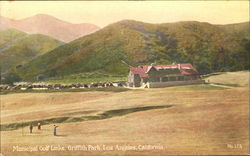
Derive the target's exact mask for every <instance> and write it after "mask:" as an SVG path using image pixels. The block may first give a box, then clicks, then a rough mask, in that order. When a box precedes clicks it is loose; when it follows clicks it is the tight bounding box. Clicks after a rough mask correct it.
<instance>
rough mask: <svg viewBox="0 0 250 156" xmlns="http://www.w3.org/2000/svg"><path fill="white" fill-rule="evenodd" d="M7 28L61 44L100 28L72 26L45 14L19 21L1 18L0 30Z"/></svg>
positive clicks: (84, 25)
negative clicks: (48, 38) (50, 39)
mask: <svg viewBox="0 0 250 156" xmlns="http://www.w3.org/2000/svg"><path fill="white" fill-rule="evenodd" d="M9 28H14V29H18V30H20V31H24V32H26V33H32V34H34V33H37V34H43V35H47V36H50V37H52V38H55V39H57V40H61V41H63V42H70V41H72V40H74V39H77V38H79V37H81V36H84V35H88V34H91V33H93V32H95V31H97V30H99V29H100V27H98V26H97V25H94V24H89V23H80V24H72V23H70V22H67V21H63V20H61V19H58V18H56V17H53V16H50V15H46V14H37V15H35V16H31V17H27V18H24V19H19V20H12V19H9V18H6V17H2V16H1V17H0V29H2V30H3V29H9Z"/></svg>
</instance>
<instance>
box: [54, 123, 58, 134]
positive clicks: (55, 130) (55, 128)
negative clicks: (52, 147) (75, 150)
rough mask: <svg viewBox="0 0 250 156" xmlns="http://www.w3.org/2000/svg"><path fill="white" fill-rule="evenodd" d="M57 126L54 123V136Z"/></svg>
mask: <svg viewBox="0 0 250 156" xmlns="http://www.w3.org/2000/svg"><path fill="white" fill-rule="evenodd" d="M57 127H58V126H56V125H54V136H56V128H57Z"/></svg>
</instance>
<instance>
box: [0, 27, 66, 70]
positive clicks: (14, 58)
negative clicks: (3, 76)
mask: <svg viewBox="0 0 250 156" xmlns="http://www.w3.org/2000/svg"><path fill="white" fill-rule="evenodd" d="M0 38H1V40H0V48H1V49H0V65H1V73H5V72H6V71H8V70H9V69H10V68H16V66H18V65H19V67H21V66H20V65H22V64H24V63H27V62H28V61H30V60H32V59H34V58H36V57H37V56H39V55H43V54H45V53H46V52H48V51H51V50H52V49H54V48H56V47H58V46H60V45H62V44H63V43H62V42H60V41H58V40H55V39H53V38H50V37H48V36H45V35H41V34H33V35H28V34H25V33H23V32H20V31H18V30H14V29H9V30H5V31H0Z"/></svg>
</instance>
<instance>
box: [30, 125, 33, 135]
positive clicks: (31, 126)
mask: <svg viewBox="0 0 250 156" xmlns="http://www.w3.org/2000/svg"><path fill="white" fill-rule="evenodd" d="M32 130H33V125H32V124H30V133H32Z"/></svg>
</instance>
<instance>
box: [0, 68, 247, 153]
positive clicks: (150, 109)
mask: <svg viewBox="0 0 250 156" xmlns="http://www.w3.org/2000/svg"><path fill="white" fill-rule="evenodd" d="M232 74H233V73H232ZM240 74H242V73H241V72H239V73H238V72H236V73H235V75H236V76H237V77H238V76H239V75H240ZM221 76H223V75H221ZM226 78H227V77H224V80H225V82H220V83H225V84H227V83H228V82H229V81H227V79H226ZM210 79H211V80H212V79H213V76H211V77H210ZM235 80H236V81H234V82H231V81H230V82H231V83H233V84H237V83H238V80H237V79H235ZM37 122H41V123H42V130H37V127H36V126H35V127H34V130H33V133H32V134H30V133H29V127H28V126H27V125H29V124H30V123H33V124H34V125H36V124H37ZM54 124H56V125H58V126H59V127H58V129H57V133H58V136H53V125H54ZM1 128H2V129H1V130H2V131H1V152H2V154H3V155H4V156H5V155H10V156H40V155H41V156H42V155H46V156H55V155H58V156H59V155H60V156H81V155H104V156H106V155H112V156H113V155H114V156H116V155H119V156H127V155H131V156H134V155H140V156H141V155H148V156H151V155H203V154H206V155H209V154H213V155H221V154H223V155H240V154H241V155H242V154H244V155H246V154H248V152H249V88H248V87H247V86H241V85H240V84H239V85H238V87H231V88H225V87H220V86H212V85H208V84H204V85H191V86H179V87H169V88H157V89H128V90H124V91H122V92H113V91H94V90H89V91H84V92H51V93H18V94H16V93H14V94H5V95H1ZM36 146H37V148H38V151H33V152H28V151H16V150H17V148H19V150H24V149H28V148H29V149H31V148H33V149H34V150H35V149H36ZM47 146H48V148H47V149H48V151H41V150H45V149H46V147H47ZM59 146H60V147H61V148H58V147H59ZM73 146H74V147H75V148H74V149H73V148H72V147H73ZM56 147H57V148H56ZM77 147H78V148H77ZM80 147H81V148H80ZM85 147H86V148H85Z"/></svg>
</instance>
